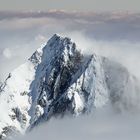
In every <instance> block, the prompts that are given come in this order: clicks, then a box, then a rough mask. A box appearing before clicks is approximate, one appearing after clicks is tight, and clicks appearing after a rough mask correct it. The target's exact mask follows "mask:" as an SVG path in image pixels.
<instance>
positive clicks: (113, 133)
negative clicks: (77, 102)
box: [16, 107, 140, 140]
mask: <svg viewBox="0 0 140 140" xmlns="http://www.w3.org/2000/svg"><path fill="white" fill-rule="evenodd" d="M139 129H140V118H139V115H138V114H137V115H133V114H117V113H116V112H113V110H112V109H111V108H109V107H104V108H102V109H98V111H97V110H96V111H95V112H94V114H91V115H88V116H86V115H85V116H80V117H77V118H70V117H68V116H66V117H64V118H63V119H59V118H57V119H55V118H52V119H51V120H50V121H49V122H46V123H44V124H43V125H41V126H39V127H37V128H35V129H34V130H33V131H32V132H30V133H28V134H27V135H26V136H21V137H18V138H16V140H31V139H34V140H38V139H42V140H58V139H60V140H85V139H87V140H93V139H95V140H132V139H135V140H139V137H140V134H139Z"/></svg>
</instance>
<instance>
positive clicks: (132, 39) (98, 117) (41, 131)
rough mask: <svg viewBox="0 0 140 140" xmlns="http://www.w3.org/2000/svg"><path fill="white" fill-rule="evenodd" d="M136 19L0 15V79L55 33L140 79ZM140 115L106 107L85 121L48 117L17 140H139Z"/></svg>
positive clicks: (83, 118)
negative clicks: (112, 62)
mask: <svg viewBox="0 0 140 140" xmlns="http://www.w3.org/2000/svg"><path fill="white" fill-rule="evenodd" d="M139 25H140V16H139V14H132V13H130V14H126V13H116V14H114V13H112V14H97V13H86V14H82V13H65V12H60V13H59V12H58V13H57V12H51V13H47V15H46V14H45V15H42V14H35V13H34V14H33V13H30V14H28V13H26V14H23V13H22V14H21V13H19V14H17V13H14V14H13V15H12V16H11V15H10V14H9V13H7V14H6V15H5V14H4V15H3V13H1V14H0V42H1V43H0V80H2V81H3V80H4V79H5V78H6V76H7V75H8V73H9V72H11V71H12V70H13V69H15V68H16V67H17V66H19V65H20V64H22V63H24V62H25V61H27V59H28V58H29V57H30V56H31V55H32V53H33V52H34V51H35V50H36V49H37V48H38V47H40V46H41V45H43V44H46V42H47V40H48V39H49V38H50V37H51V36H52V35H53V34H54V33H58V34H60V35H62V36H68V37H70V38H71V39H72V40H73V41H74V42H76V44H77V47H78V48H79V49H81V51H82V52H83V53H86V54H89V53H96V54H98V55H101V56H106V57H108V58H110V59H111V60H115V61H118V62H119V63H121V64H123V65H124V66H125V67H126V68H127V69H128V70H129V72H130V73H132V74H133V75H135V76H136V77H138V78H140V63H139V60H140V40H139V36H140V26H139ZM139 130H140V115H139V112H137V113H136V114H134V113H132V112H129V113H128V112H123V113H122V114H118V113H116V112H115V111H114V109H112V108H111V106H109V107H108V106H106V107H104V108H102V109H99V110H95V111H94V113H93V114H91V115H89V116H86V115H84V116H81V117H78V118H71V117H69V116H66V117H64V118H62V119H60V118H57V119H56V118H52V119H51V120H50V121H49V122H46V123H44V124H43V125H41V126H39V127H38V128H35V129H34V130H33V131H32V132H31V133H28V134H27V135H26V136H24V137H22V138H15V139H16V140H24V139H26V140H31V139H34V140H38V139H42V140H57V139H61V140H85V139H88V140H93V139H95V140H132V139H134V140H139V137H140V133H139Z"/></svg>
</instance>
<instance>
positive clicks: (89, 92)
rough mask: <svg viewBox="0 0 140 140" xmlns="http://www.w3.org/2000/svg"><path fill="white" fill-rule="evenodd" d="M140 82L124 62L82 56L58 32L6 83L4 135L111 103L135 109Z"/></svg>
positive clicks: (1, 106)
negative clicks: (139, 82)
mask: <svg viewBox="0 0 140 140" xmlns="http://www.w3.org/2000/svg"><path fill="white" fill-rule="evenodd" d="M85 47H86V46H85ZM137 84H138V82H137V79H136V78H135V77H134V76H132V75H131V74H130V73H129V72H128V70H127V69H126V68H125V67H123V66H122V65H121V64H118V63H116V62H113V61H110V60H109V59H107V58H105V57H101V56H98V55H96V54H92V55H85V54H82V53H81V52H80V51H79V50H78V49H77V48H76V44H75V43H74V42H72V41H71V39H70V38H67V37H65V38H63V37H60V36H59V35H57V34H55V35H54V36H53V37H52V38H51V39H50V40H49V41H48V43H47V44H46V45H45V46H44V47H41V48H39V49H38V50H37V51H36V52H35V53H34V54H33V55H32V56H31V57H30V58H29V60H28V61H27V62H26V63H25V64H23V65H21V66H19V67H18V68H17V69H15V70H14V71H13V72H11V73H10V74H9V76H8V78H7V79H6V80H5V82H4V83H3V84H1V86H0V110H1V111H2V112H3V113H2V115H1V116H0V138H1V139H4V138H6V137H8V136H10V135H11V133H23V134H24V133H25V132H26V131H27V130H28V129H32V128H33V127H35V126H36V125H37V124H39V123H41V122H43V121H47V120H49V119H50V118H51V117H52V116H54V117H55V116H64V115H65V114H71V115H73V116H78V115H80V114H84V113H90V112H91V111H92V112H94V109H97V108H100V107H103V106H105V105H106V104H109V103H111V104H112V105H113V106H115V107H116V108H118V109H119V108H120V107H121V108H124V109H129V108H135V106H136V105H139V101H140V98H134V96H135V97H139V91H140V90H139V85H137ZM132 92H133V93H135V94H133V95H131V93H132ZM129 93H130V94H129ZM128 95H129V96H128ZM136 99H137V100H136Z"/></svg>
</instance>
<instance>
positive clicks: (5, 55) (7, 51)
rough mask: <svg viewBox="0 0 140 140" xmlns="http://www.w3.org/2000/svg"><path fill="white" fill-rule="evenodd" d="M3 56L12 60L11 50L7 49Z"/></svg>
mask: <svg viewBox="0 0 140 140" xmlns="http://www.w3.org/2000/svg"><path fill="white" fill-rule="evenodd" d="M3 56H4V57H5V58H7V59H10V58H11V57H12V53H11V50H10V49H9V48H5V49H4V50H3Z"/></svg>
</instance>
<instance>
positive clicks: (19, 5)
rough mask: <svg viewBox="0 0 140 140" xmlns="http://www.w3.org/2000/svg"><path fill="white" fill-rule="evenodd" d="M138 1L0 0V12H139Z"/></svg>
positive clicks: (139, 4)
mask: <svg viewBox="0 0 140 140" xmlns="http://www.w3.org/2000/svg"><path fill="white" fill-rule="evenodd" d="M139 7H140V1H139V0H10V1H9V0H0V10H51V9H57V10H62V9H63V10H68V11H70V10H80V11H83V10H84V11H114V10H115V11H116V10H128V11H134V12H138V11H140V8H139Z"/></svg>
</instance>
